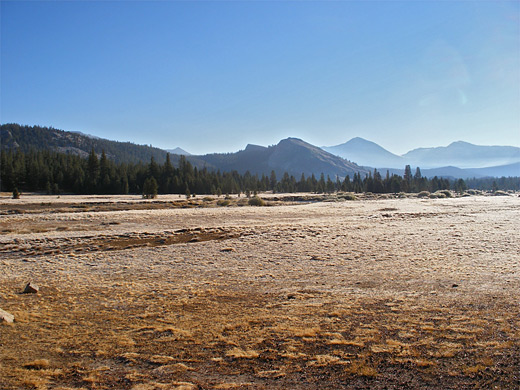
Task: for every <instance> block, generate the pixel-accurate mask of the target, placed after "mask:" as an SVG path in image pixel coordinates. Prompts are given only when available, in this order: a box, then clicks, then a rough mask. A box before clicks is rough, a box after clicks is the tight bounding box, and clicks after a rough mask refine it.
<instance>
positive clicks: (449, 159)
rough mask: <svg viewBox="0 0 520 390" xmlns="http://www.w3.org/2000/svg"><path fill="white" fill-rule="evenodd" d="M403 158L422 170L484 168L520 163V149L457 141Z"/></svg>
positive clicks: (421, 149) (418, 151) (422, 150)
mask: <svg viewBox="0 0 520 390" xmlns="http://www.w3.org/2000/svg"><path fill="white" fill-rule="evenodd" d="M403 157H404V158H405V159H406V160H407V161H408V164H411V165H414V166H420V167H421V168H423V167H424V168H436V167H440V166H446V165H452V166H456V167H459V168H484V167H494V166H500V165H508V164H513V163H517V162H520V148H517V147H513V146H481V145H473V144H470V143H468V142H463V141H457V142H453V143H451V144H450V145H448V146H442V147H436V148H419V149H414V150H411V151H409V152H408V153H406V154H404V155H403Z"/></svg>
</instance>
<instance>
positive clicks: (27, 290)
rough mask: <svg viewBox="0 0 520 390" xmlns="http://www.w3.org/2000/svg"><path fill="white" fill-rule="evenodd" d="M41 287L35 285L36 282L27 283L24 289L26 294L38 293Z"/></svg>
mask: <svg viewBox="0 0 520 390" xmlns="http://www.w3.org/2000/svg"><path fill="white" fill-rule="evenodd" d="M39 290H40V288H39V287H38V286H37V285H35V284H34V283H31V282H29V283H27V286H25V289H24V290H23V293H24V294H36V293H37V292H38V291H39Z"/></svg>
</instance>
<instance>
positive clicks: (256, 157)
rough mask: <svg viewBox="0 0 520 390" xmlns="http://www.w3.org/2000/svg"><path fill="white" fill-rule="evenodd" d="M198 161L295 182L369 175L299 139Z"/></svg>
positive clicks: (217, 155)
mask: <svg viewBox="0 0 520 390" xmlns="http://www.w3.org/2000/svg"><path fill="white" fill-rule="evenodd" d="M198 158H200V159H201V160H204V161H206V162H208V163H209V164H211V165H213V166H215V167H217V168H218V169H220V170H225V171H231V170H236V171H238V172H239V173H245V172H246V171H249V172H250V173H252V174H255V173H257V174H266V175H268V174H270V172H271V171H274V172H275V173H276V174H277V175H282V174H283V173H285V172H287V173H289V174H290V175H294V176H297V177H298V179H299V177H300V175H301V174H302V173H304V174H305V175H308V176H310V175H312V174H314V175H316V176H319V175H321V173H323V174H325V175H329V176H330V177H331V178H333V179H335V178H336V176H339V177H345V176H347V175H350V176H351V177H352V176H353V175H354V173H356V172H359V173H361V174H367V173H368V170H366V169H365V168H363V167H360V166H358V165H356V164H354V163H351V162H349V161H346V160H344V159H343V158H341V157H338V156H335V155H333V154H331V153H328V152H326V151H324V150H322V149H320V148H318V147H317V146H314V145H311V144H309V143H307V142H305V141H302V140H301V139H298V138H287V139H284V140H281V141H280V142H279V143H278V144H277V145H274V146H270V147H267V148H266V147H263V146H257V145H248V146H247V147H246V148H245V150H241V151H239V152H236V153H227V154H207V155H205V156H198Z"/></svg>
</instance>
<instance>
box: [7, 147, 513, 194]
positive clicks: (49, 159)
mask: <svg viewBox="0 0 520 390" xmlns="http://www.w3.org/2000/svg"><path fill="white" fill-rule="evenodd" d="M0 178H1V183H0V187H1V190H2V191H9V192H11V191H13V190H14V189H15V188H16V189H17V190H19V191H21V192H45V193H52V194H59V193H71V194H128V193H133V194H142V193H143V186H144V184H145V182H146V181H147V179H148V180H151V179H152V178H153V181H154V182H156V183H157V190H158V193H160V194H188V193H190V194H233V193H235V194H236V193H240V192H247V191H250V192H253V191H275V192H316V193H324V192H329V193H332V192H335V191H349V192H373V193H398V192H402V191H404V192H419V191H430V192H434V191H437V190H442V189H453V190H456V191H463V190H464V189H466V188H474V189H484V190H498V189H501V190H520V178H518V177H515V178H501V179H473V180H468V181H464V180H462V179H459V180H456V181H450V180H448V179H443V178H437V177H433V178H431V179H428V178H425V177H422V175H421V172H420V169H419V168H417V170H416V171H415V173H412V171H411V169H410V166H407V167H406V169H405V174H404V175H403V176H398V175H394V174H393V175H390V174H389V173H388V172H387V173H386V175H384V176H383V175H381V173H380V172H378V171H377V170H374V171H373V172H370V173H369V174H368V175H366V176H364V177H362V176H361V174H359V173H356V174H354V175H353V177H352V178H351V177H350V176H346V177H345V179H343V180H340V179H339V178H331V177H329V176H325V175H323V174H322V175H320V176H319V177H316V176H314V175H311V176H305V175H304V174H302V175H301V176H300V177H298V178H296V177H294V176H293V175H289V174H288V173H284V174H283V175H282V176H281V177H277V176H276V174H275V172H271V175H257V174H255V175H253V174H251V173H249V172H246V173H245V174H239V173H237V172H236V171H232V172H220V171H213V170H208V169H206V168H203V169H198V168H197V167H194V166H193V165H192V164H191V163H190V162H189V161H188V160H187V159H186V158H185V157H184V156H180V157H179V161H178V166H177V167H175V166H174V164H173V163H172V161H171V159H170V155H169V154H167V155H166V158H165V161H164V163H162V164H160V163H158V162H157V161H156V160H155V158H153V157H152V158H151V159H150V160H149V162H148V163H142V162H139V163H117V162H114V161H112V160H110V159H109V158H108V157H107V154H106V153H105V152H104V151H102V152H101V155H100V156H99V155H98V154H97V153H96V152H95V151H94V150H93V149H92V150H91V152H90V153H89V155H88V157H87V158H82V157H80V156H78V155H74V154H66V153H59V152H55V151H49V150H30V151H28V152H23V151H21V150H20V149H18V150H16V151H13V150H11V149H9V150H2V151H1V155H0ZM149 183H150V182H149Z"/></svg>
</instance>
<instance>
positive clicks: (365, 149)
mask: <svg viewBox="0 0 520 390" xmlns="http://www.w3.org/2000/svg"><path fill="white" fill-rule="evenodd" d="M322 149H323V150H325V151H327V152H329V153H332V154H335V155H336V156H340V157H343V158H345V159H347V160H349V161H353V162H355V163H356V164H359V165H365V166H371V167H376V168H381V167H384V168H404V166H405V165H406V161H405V160H404V159H403V158H402V157H401V156H398V155H396V154H393V153H391V152H389V151H388V150H386V149H384V148H382V147H381V146H379V145H378V144H376V143H375V142H371V141H367V140H366V139H363V138H360V137H356V138H352V139H351V140H350V141H348V142H345V143H344V144H341V145H336V146H324V147H322Z"/></svg>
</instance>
